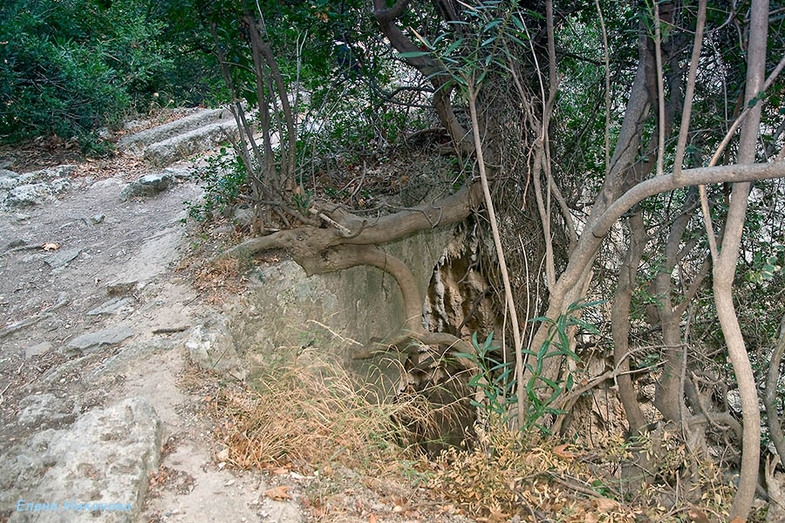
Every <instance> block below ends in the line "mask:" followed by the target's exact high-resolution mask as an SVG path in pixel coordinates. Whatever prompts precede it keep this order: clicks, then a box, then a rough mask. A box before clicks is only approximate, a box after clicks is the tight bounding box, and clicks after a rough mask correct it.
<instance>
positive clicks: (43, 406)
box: [16, 393, 76, 429]
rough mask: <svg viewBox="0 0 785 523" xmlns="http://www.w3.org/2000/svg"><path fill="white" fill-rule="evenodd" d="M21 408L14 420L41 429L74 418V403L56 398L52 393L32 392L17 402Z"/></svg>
mask: <svg viewBox="0 0 785 523" xmlns="http://www.w3.org/2000/svg"><path fill="white" fill-rule="evenodd" d="M19 406H20V407H22V410H21V411H20V412H19V414H18V415H17V418H16V421H17V423H19V424H20V425H24V426H26V427H33V428H36V429H42V428H46V427H51V426H53V425H59V424H63V423H73V422H74V420H75V419H76V414H75V412H74V403H73V401H69V400H67V399H62V398H58V397H57V396H55V395H54V394H50V393H45V394H32V395H30V396H27V397H26V398H24V399H22V401H20V402H19Z"/></svg>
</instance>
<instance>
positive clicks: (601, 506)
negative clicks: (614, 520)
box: [594, 498, 619, 512]
mask: <svg viewBox="0 0 785 523" xmlns="http://www.w3.org/2000/svg"><path fill="white" fill-rule="evenodd" d="M594 504H595V505H596V507H597V510H599V511H600V512H610V511H612V510H618V509H619V502H618V501H616V500H614V499H609V498H597V499H595V500H594Z"/></svg>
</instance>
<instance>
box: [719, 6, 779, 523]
mask: <svg viewBox="0 0 785 523" xmlns="http://www.w3.org/2000/svg"><path fill="white" fill-rule="evenodd" d="M768 16H769V2H768V0H753V2H752V8H751V12H750V23H749V50H748V59H747V83H746V88H745V96H744V98H745V105H748V104H749V103H750V102H751V101H753V100H754V99H755V97H756V96H757V95H758V92H759V91H760V89H761V87H762V85H763V81H764V74H765V68H766V40H767V35H768ZM760 114H761V111H760V103H757V104H755V107H753V108H752V111H750V114H749V115H748V118H747V120H746V121H745V122H744V125H743V127H742V130H741V137H740V139H739V153H738V163H740V164H749V163H754V161H755V152H756V146H757V141H758V134H759V130H760V129H759V127H760ZM750 186H751V184H750V183H749V182H747V183H736V184H734V185H733V191H732V194H731V201H730V207H729V209H728V217H727V220H726V222H725V229H724V235H723V238H722V249H721V250H720V252H719V253H718V255H717V256H715V260H714V302H715V304H716V307H717V316H718V318H719V320H720V326H721V327H722V334H723V336H724V337H725V343H727V345H728V353H729V355H730V359H731V362H732V364H733V370H734V372H735V374H736V381H737V383H738V385H739V394H740V396H741V410H742V416H743V418H744V424H743V426H744V436H743V438H742V461H741V476H740V478H739V489H738V491H737V492H736V496H735V497H734V499H733V507H732V508H731V517H739V518H741V519H746V517H747V515H748V514H749V511H750V509H751V507H752V501H753V499H754V497H755V487H756V485H757V484H758V464H759V460H760V410H759V407H758V393H757V388H756V386H755V375H754V373H753V372H752V366H751V365H750V360H749V357H748V355H747V348H746V346H745V344H744V337H743V336H742V334H741V328H740V327H739V320H738V317H737V316H736V310H735V307H734V305H733V278H734V274H735V271H736V263H737V261H738V257H739V245H740V244H741V234H742V230H743V227H744V218H745V214H746V211H747V197H748V196H749V192H750ZM709 234H713V232H712V231H709Z"/></svg>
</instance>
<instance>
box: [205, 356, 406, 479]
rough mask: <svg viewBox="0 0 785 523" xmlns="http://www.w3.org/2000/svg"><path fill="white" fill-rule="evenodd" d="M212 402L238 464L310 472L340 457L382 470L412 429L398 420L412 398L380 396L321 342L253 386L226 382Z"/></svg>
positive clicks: (279, 365) (220, 434)
mask: <svg viewBox="0 0 785 523" xmlns="http://www.w3.org/2000/svg"><path fill="white" fill-rule="evenodd" d="M213 408H214V413H215V415H216V416H217V417H218V419H219V420H220V422H219V424H218V426H217V429H216V432H217V434H216V436H217V439H218V441H220V442H222V443H223V444H224V445H225V446H226V448H228V450H229V462H230V463H232V464H233V465H235V466H237V467H239V468H246V469H248V468H275V467H281V466H289V467H292V468H295V469H298V470H302V471H303V472H310V471H312V470H315V469H318V468H320V467H322V466H324V465H327V464H329V463H330V462H332V461H334V460H337V461H340V462H341V463H342V464H343V465H346V466H349V467H351V468H355V469H357V470H362V471H368V470H377V471H378V470H380V468H383V467H385V466H387V464H389V463H390V462H395V461H397V460H398V459H403V457H404V456H405V455H406V453H407V451H406V449H404V448H402V447H400V446H398V445H397V444H396V443H395V442H396V441H403V440H405V439H406V435H405V434H403V429H402V428H401V427H400V426H399V425H398V424H396V423H395V422H394V421H393V420H394V419H395V415H396V414H397V413H400V411H401V410H402V409H407V408H409V406H407V405H402V404H390V403H384V402H379V401H376V398H375V397H374V395H373V394H372V393H371V392H370V391H369V390H367V389H365V388H363V387H360V386H359V385H358V384H357V381H356V380H355V379H353V378H352V376H350V375H349V373H348V372H346V371H345V370H344V369H342V368H341V367H340V366H339V365H337V364H336V363H333V362H330V361H327V360H326V359H324V358H322V357H321V356H320V355H319V354H318V353H317V350H316V349H309V350H308V353H307V354H300V355H299V356H298V357H297V358H295V359H294V360H293V361H290V362H285V363H277V364H275V365H273V366H271V367H270V368H269V369H268V370H267V371H266V372H264V373H263V374H262V375H260V376H258V377H257V379H256V388H255V390H251V389H248V388H241V387H238V386H227V387H224V388H223V389H222V390H221V391H220V392H219V393H218V394H217V396H216V397H215V398H214V401H213Z"/></svg>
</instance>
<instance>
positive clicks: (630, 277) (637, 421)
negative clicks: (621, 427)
mask: <svg viewBox="0 0 785 523" xmlns="http://www.w3.org/2000/svg"><path fill="white" fill-rule="evenodd" d="M628 223H629V227H630V246H629V247H628V248H627V254H626V255H625V256H624V262H623V263H622V266H621V268H620V270H619V285H618V287H617V288H616V295H615V296H614V298H613V308H612V309H611V328H612V331H613V359H614V364H615V366H616V368H617V369H618V371H619V372H620V374H619V376H618V377H617V378H616V382H617V383H618V385H619V398H620V399H621V402H622V405H624V412H625V413H626V414H627V423H629V426H630V435H632V436H635V435H636V434H638V433H639V432H640V430H641V429H642V428H643V427H644V426H645V425H646V419H645V418H644V417H643V412H642V411H641V408H640V405H639V404H638V399H637V396H638V394H637V393H636V392H635V388H634V387H633V384H632V378H631V377H630V375H629V370H630V359H629V345H630V339H629V336H630V302H631V300H632V291H633V288H634V285H635V276H636V274H637V273H638V265H640V263H641V258H642V257H643V248H644V247H645V246H646V231H645V229H644V226H643V217H642V216H641V214H640V212H636V213H634V214H633V215H632V216H630V219H629V221H628Z"/></svg>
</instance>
